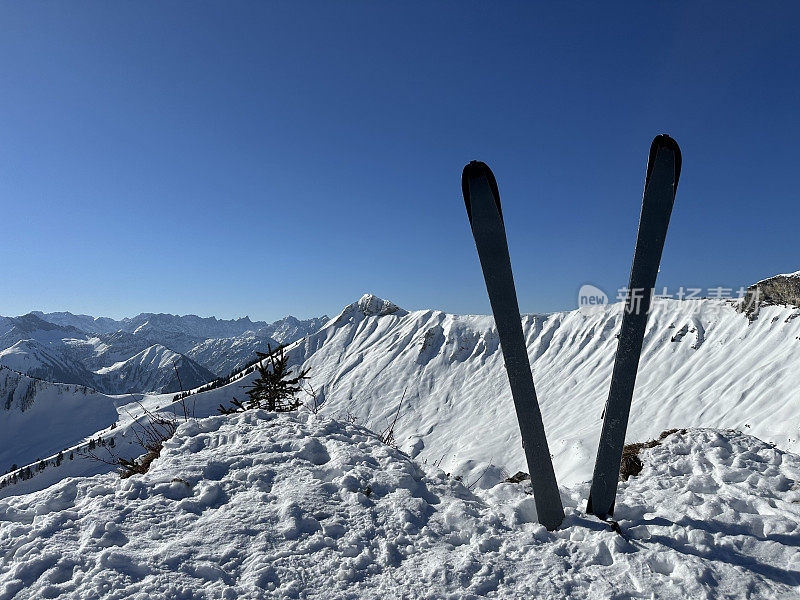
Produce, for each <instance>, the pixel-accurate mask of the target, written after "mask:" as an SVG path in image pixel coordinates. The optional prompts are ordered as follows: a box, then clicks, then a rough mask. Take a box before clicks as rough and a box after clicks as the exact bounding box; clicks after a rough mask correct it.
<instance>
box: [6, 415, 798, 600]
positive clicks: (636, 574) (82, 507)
mask: <svg viewBox="0 0 800 600" xmlns="http://www.w3.org/2000/svg"><path fill="white" fill-rule="evenodd" d="M642 459H643V462H644V463H645V468H644V470H643V472H642V473H641V474H640V475H639V476H637V477H633V478H631V479H630V480H629V481H628V482H623V483H621V484H620V491H619V497H618V503H617V509H616V517H617V518H619V521H620V525H621V528H622V532H623V534H624V535H625V537H622V536H620V535H618V534H617V533H614V532H613V531H611V530H610V529H609V528H608V527H607V526H606V525H605V524H603V523H601V522H599V521H597V520H594V519H591V518H589V517H587V516H585V514H584V512H583V507H584V503H585V499H586V495H587V493H588V486H587V485H586V484H584V483H581V484H577V485H573V486H568V487H564V488H562V496H563V499H564V503H565V506H566V512H567V517H566V520H565V523H564V526H563V527H562V528H561V529H560V530H558V531H555V532H552V533H551V532H547V531H546V530H545V529H544V528H543V527H542V526H541V525H539V524H538V523H536V509H535V505H534V503H533V499H532V497H531V496H530V495H528V494H527V493H526V492H527V487H526V486H525V485H524V484H504V483H501V484H499V485H495V486H493V487H491V488H490V489H488V490H483V489H480V487H479V486H477V485H472V486H471V487H472V489H469V486H470V485H471V484H472V483H473V482H471V481H467V485H465V484H464V483H462V482H460V481H458V480H457V479H456V478H454V477H453V476H448V475H447V474H446V473H445V472H443V471H440V470H438V469H436V468H434V467H433V466H432V465H431V464H430V463H429V464H427V465H425V464H422V463H419V462H417V461H414V460H413V459H411V458H409V457H408V456H406V455H405V454H403V453H401V452H399V451H397V450H395V449H393V448H391V447H388V446H386V445H385V444H383V443H381V442H380V441H379V440H378V439H377V437H376V436H375V435H374V434H372V433H370V432H369V431H367V430H366V429H363V428H361V427H358V426H355V425H351V424H345V423H342V422H339V421H336V420H332V419H330V418H327V417H321V416H314V415H311V414H309V413H300V414H296V415H274V414H270V413H266V412H263V411H249V412H247V413H243V414H239V415H232V416H216V417H211V418H205V419H200V420H197V421H190V422H188V423H185V424H183V425H181V427H180V428H179V430H178V432H177V433H176V435H175V436H174V437H173V438H172V439H171V440H169V441H168V442H167V443H166V444H165V447H164V450H163V451H162V455H161V457H160V458H159V459H157V460H156V461H155V462H154V463H153V465H152V467H151V469H150V471H149V472H148V473H147V474H145V475H137V476H134V477H131V478H129V479H125V480H122V479H119V477H118V476H116V475H115V474H110V473H109V474H105V475H98V476H94V477H89V478H70V479H66V480H63V481H61V482H60V483H58V484H56V485H53V486H51V487H49V488H48V489H46V490H43V491H40V492H36V493H34V494H28V495H21V496H16V497H12V498H7V499H3V500H0V557H2V558H1V559H0V600H11V599H12V598H16V599H19V600H25V599H34V598H35V599H39V598H54V597H64V598H74V599H90V598H91V599H95V598H103V599H111V598H131V599H136V600H144V599H149V598H164V599H167V598H169V599H180V598H187V599H188V598H192V599H201V598H209V599H211V598H222V599H233V598H239V599H251V598H252V599H255V598H266V597H270V598H273V597H274V598H325V599H329V598H330V599H339V598H341V599H344V598H348V599H362V598H363V599H367V598H369V599H372V598H381V597H385V598H429V599H440V598H453V599H456V598H459V599H469V598H479V597H489V598H526V599H529V598H552V597H558V598H576V599H578V598H580V599H586V598H588V599H601V598H602V599H606V598H611V597H615V598H631V597H641V598H656V597H657V598H666V599H671V598H676V599H680V600H685V599H686V598H756V597H757V598H788V597H797V595H798V592H800V588H798V585H800V554H799V553H798V552H797V545H798V542H800V525H799V524H798V521H800V504H799V503H800V491H798V489H797V481H798V480H800V457H798V456H796V455H794V454H791V453H788V452H784V451H782V450H779V449H777V448H775V447H773V446H771V445H769V444H766V443H763V442H761V441H759V440H757V439H755V438H753V437H750V436H747V435H744V434H742V433H738V432H731V431H724V430H709V429H690V430H688V431H686V432H685V433H675V434H673V435H670V436H668V437H667V438H665V440H664V441H663V443H662V445H660V446H656V447H654V448H651V449H648V450H645V451H643V453H642Z"/></svg>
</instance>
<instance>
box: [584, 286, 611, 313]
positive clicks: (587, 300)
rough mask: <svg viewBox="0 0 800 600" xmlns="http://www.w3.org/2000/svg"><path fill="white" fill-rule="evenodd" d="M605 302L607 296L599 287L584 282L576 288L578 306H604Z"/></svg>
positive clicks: (606, 302) (606, 301)
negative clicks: (579, 287)
mask: <svg viewBox="0 0 800 600" xmlns="http://www.w3.org/2000/svg"><path fill="white" fill-rule="evenodd" d="M606 304H608V296H607V295H606V293H605V292H604V291H603V290H601V289H600V288H599V287H597V286H594V285H592V284H590V283H585V284H583V285H582V286H581V289H579V290H578V308H584V307H591V306H605V305H606Z"/></svg>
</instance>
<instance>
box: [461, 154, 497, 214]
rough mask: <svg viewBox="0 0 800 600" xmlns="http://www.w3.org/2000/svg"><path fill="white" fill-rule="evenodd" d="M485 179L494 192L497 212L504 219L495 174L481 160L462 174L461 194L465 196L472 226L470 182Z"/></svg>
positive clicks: (472, 163)
mask: <svg viewBox="0 0 800 600" xmlns="http://www.w3.org/2000/svg"><path fill="white" fill-rule="evenodd" d="M481 177H485V178H486V180H487V181H488V182H489V188H490V189H491V190H492V195H493V196H494V202H495V204H496V205H497V212H499V213H500V219H501V220H502V219H503V210H502V208H501V207H500V191H499V190H498V189H497V180H496V179H495V177H494V173H492V170H491V169H490V168H489V165H487V164H486V163H485V162H481V161H479V160H473V161H470V162H469V163H468V164H467V166H465V167H464V171H463V172H462V174H461V192H462V194H464V204H465V206H466V207H467V217H469V222H470V224H471V223H472V200H471V198H470V191H469V182H470V180H471V179H479V178H481Z"/></svg>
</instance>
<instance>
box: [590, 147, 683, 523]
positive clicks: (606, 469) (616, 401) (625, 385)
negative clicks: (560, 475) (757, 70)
mask: <svg viewBox="0 0 800 600" xmlns="http://www.w3.org/2000/svg"><path fill="white" fill-rule="evenodd" d="M680 173H681V151H680V148H679V147H678V143H677V142H676V141H675V140H673V139H672V138H671V137H669V136H668V135H659V136H656V138H655V139H654V140H653V143H652V145H651V146H650V157H649V159H648V161H647V175H646V177H645V184H644V198H643V200H642V213H641V216H640V217H639V234H638V237H637V238H636V250H635V251H634V254H633V266H632V267H631V279H630V284H629V285H628V294H627V298H626V301H625V312H624V314H623V316H622V329H621V330H620V333H619V345H618V346H617V356H616V360H615V361H614V371H613V374H612V376H611V389H610V391H609V394H608V400H607V402H606V409H605V412H604V414H603V431H602V433H601V435H600V445H599V447H598V449H597V460H596V462H595V465H594V475H593V476H592V489H591V492H590V493H589V504H588V506H587V508H586V510H587V512H589V513H592V514H594V515H596V516H597V517H600V518H601V519H605V518H607V517H610V516H611V515H613V514H614V502H615V498H616V495H617V480H618V477H619V466H620V461H621V460H622V449H623V446H624V445H625V432H626V430H627V428H628V417H629V415H630V410H631V400H632V398H633V388H634V385H635V383H636V371H637V369H638V367H639V356H640V355H641V352H642V342H643V341H644V332H645V328H646V327H647V313H648V312H649V310H650V302H651V300H652V294H653V287H654V286H655V283H656V276H657V275H658V265H659V263H660V262H661V252H662V250H663V249H664V240H665V238H666V236H667V227H668V226H669V217H670V214H671V213H672V204H673V203H674V201H675V192H676V190H677V189H678V178H679V176H680Z"/></svg>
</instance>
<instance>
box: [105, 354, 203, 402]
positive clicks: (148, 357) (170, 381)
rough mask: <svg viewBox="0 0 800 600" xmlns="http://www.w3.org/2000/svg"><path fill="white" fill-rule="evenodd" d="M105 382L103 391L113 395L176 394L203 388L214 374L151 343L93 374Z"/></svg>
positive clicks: (185, 357)
mask: <svg viewBox="0 0 800 600" xmlns="http://www.w3.org/2000/svg"><path fill="white" fill-rule="evenodd" d="M96 374H97V375H99V376H101V377H102V378H103V379H104V381H105V389H110V390H112V391H113V393H116V394H126V393H131V392H138V391H141V390H148V391H152V392H162V393H166V392H178V391H181V390H182V389H183V390H188V389H192V388H195V387H198V386H201V385H203V384H204V383H206V382H208V381H210V380H212V379H214V378H215V375H214V373H212V372H211V371H209V370H208V369H206V368H205V367H203V366H202V365H200V364H198V363H196V362H195V361H193V360H192V359H190V358H188V357H187V356H184V355H182V354H178V353H177V352H173V351H172V350H170V349H169V348H166V347H164V346H161V345H159V344H154V345H153V346H150V347H149V348H146V349H145V350H142V351H141V352H139V353H138V354H136V355H134V356H132V357H131V358H129V359H127V360H124V361H120V362H118V363H115V364H113V365H111V366H110V367H103V368H101V369H98V370H97V371H96Z"/></svg>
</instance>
